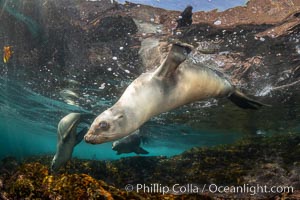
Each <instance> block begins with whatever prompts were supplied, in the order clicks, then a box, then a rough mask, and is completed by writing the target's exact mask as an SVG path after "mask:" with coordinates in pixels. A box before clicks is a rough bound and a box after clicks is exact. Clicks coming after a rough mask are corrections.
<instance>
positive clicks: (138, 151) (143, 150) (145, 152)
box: [133, 147, 149, 154]
mask: <svg viewBox="0 0 300 200" xmlns="http://www.w3.org/2000/svg"><path fill="white" fill-rule="evenodd" d="M133 152H134V153H136V154H148V153H149V152H148V151H146V150H145V149H143V148H142V147H137V148H136V149H135V150H134V151H133Z"/></svg>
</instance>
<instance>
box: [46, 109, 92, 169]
mask: <svg viewBox="0 0 300 200" xmlns="http://www.w3.org/2000/svg"><path fill="white" fill-rule="evenodd" d="M92 117H95V116H94V115H92V114H80V113H70V114H68V115H66V116H65V117H63V118H62V119H61V120H60V121H59V123H58V126H57V148H56V154H55V156H54V157H53V160H52V163H51V171H52V172H55V171H57V170H58V169H59V168H60V167H62V166H64V165H65V164H66V163H67V162H68V160H70V159H71V157H72V153H73V149H74V147H75V146H76V145H77V144H79V143H80V142H81V141H82V139H83V137H84V135H85V134H86V132H87V131H88V128H87V127H84V128H83V129H82V130H81V131H79V132H78V133H77V128H78V125H79V124H80V123H86V124H90V122H89V121H88V119H91V118H92Z"/></svg>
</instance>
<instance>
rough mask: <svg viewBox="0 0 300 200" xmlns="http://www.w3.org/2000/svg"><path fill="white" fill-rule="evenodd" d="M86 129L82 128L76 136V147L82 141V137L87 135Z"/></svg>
mask: <svg viewBox="0 0 300 200" xmlns="http://www.w3.org/2000/svg"><path fill="white" fill-rule="evenodd" d="M87 131H88V128H87V127H84V128H83V129H82V130H81V131H80V132H79V133H77V135H76V145H77V144H79V143H80V142H81V141H82V140H83V137H84V135H85V134H86V133H87Z"/></svg>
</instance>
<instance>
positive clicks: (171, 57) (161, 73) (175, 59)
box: [154, 43, 193, 77]
mask: <svg viewBox="0 0 300 200" xmlns="http://www.w3.org/2000/svg"><path fill="white" fill-rule="evenodd" d="M192 49H193V47H192V46H191V45H189V44H185V43H175V44H173V45H172V47H171V50H170V52H169V54H168V56H167V58H166V59H165V60H164V61H163V63H162V64H161V65H160V66H159V67H158V68H157V70H156V71H155V72H154V74H155V76H156V77H169V76H170V75H171V74H173V72H174V71H175V70H176V69H177V67H178V66H179V65H180V64H181V63H182V62H183V61H185V59H186V58H187V55H188V54H189V53H190V52H191V51H192Z"/></svg>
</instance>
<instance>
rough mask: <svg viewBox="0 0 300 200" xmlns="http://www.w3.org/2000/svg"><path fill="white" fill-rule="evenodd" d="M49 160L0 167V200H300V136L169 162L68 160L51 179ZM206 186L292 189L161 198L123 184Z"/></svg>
mask: <svg viewBox="0 0 300 200" xmlns="http://www.w3.org/2000/svg"><path fill="white" fill-rule="evenodd" d="M51 159H52V156H40V157H31V158H28V159H26V160H23V161H22V162H18V161H16V160H15V159H14V158H5V159H3V160H2V161H1V163H0V173H1V175H0V193H1V196H0V197H1V198H2V199H224V198H225V199H232V198H235V199H249V198H251V199H299V198H300V176H299V174H300V135H299V134H292V133H290V134H278V135H275V136H255V137H248V138H245V139H242V140H240V141H238V142H236V143H235V144H233V145H222V146H217V147H211V148H196V147H195V148H192V149H190V150H188V151H186V152H184V153H182V154H181V155H178V156H173V157H170V158H167V157H151V156H149V157H144V156H136V157H128V158H122V159H119V160H115V161H97V160H80V159H72V160H71V161H70V162H69V163H68V165H67V166H66V167H65V168H64V169H62V170H61V171H60V172H59V173H57V174H50V172H49V170H48V169H49V165H50V163H51ZM157 183H159V184H161V185H166V186H170V187H171V186H172V185H174V184H176V183H177V184H179V185H187V184H197V185H198V186H203V185H204V184H206V185H209V184H216V185H228V186H234V185H235V186H238V185H243V184H246V185H248V186H249V187H250V186H255V185H257V184H258V185H261V186H264V185H266V186H268V187H271V186H292V187H293V188H294V191H293V192H289V193H278V194H277V193H258V194H255V195H251V194H250V193H239V194H234V193H226V194H224V193H211V192H209V191H208V189H205V190H204V191H199V193H198V194H195V193H193V194H191V193H190V194H186V193H184V194H174V193H173V194H164V195H162V194H161V193H154V192H153V193H150V192H146V193H144V192H140V191H139V192H126V191H125V189H124V187H125V186H126V185H127V184H131V185H133V186H134V185H136V184H148V185H150V184H157Z"/></svg>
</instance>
